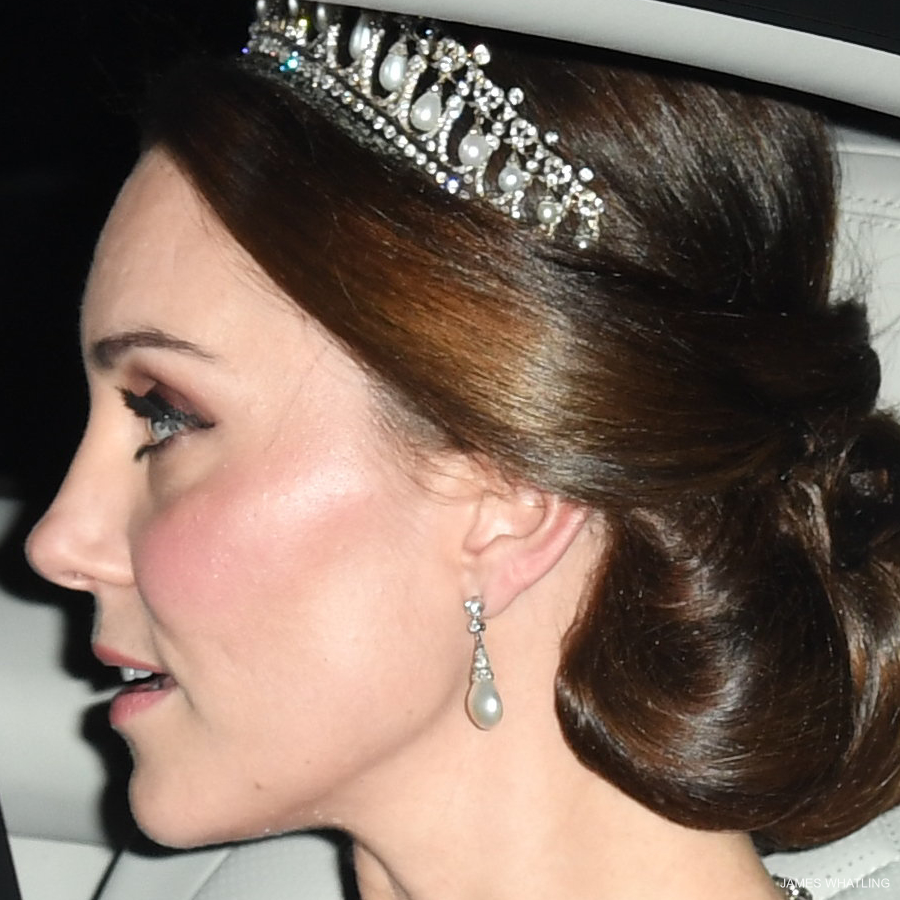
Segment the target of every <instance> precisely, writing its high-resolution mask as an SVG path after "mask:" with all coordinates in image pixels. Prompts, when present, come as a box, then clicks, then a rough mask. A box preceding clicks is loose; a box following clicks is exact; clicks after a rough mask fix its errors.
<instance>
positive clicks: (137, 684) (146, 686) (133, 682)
mask: <svg viewBox="0 0 900 900" xmlns="http://www.w3.org/2000/svg"><path fill="white" fill-rule="evenodd" d="M119 673H120V674H121V676H122V681H123V682H125V686H124V688H123V689H122V690H123V692H128V693H138V692H141V691H162V690H165V689H166V688H170V687H174V686H175V679H174V678H172V676H171V675H169V674H168V673H166V672H150V671H149V670H147V669H135V668H133V667H132V666H120V667H119Z"/></svg>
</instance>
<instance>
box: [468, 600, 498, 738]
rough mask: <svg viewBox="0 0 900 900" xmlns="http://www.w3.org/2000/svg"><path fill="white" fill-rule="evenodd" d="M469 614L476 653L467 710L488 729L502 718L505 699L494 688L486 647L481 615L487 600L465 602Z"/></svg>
mask: <svg viewBox="0 0 900 900" xmlns="http://www.w3.org/2000/svg"><path fill="white" fill-rule="evenodd" d="M463 606H464V608H465V610H466V612H467V613H468V614H469V616H470V617H471V618H470V621H469V633H470V634H471V635H472V637H474V638H475V652H474V653H473V655H472V673H471V675H470V676H469V677H470V685H469V693H468V694H467V695H466V711H467V712H468V714H469V718H470V719H471V720H472V723H473V724H474V725H477V726H478V727H479V728H481V729H483V730H485V731H487V730H488V729H489V728H493V727H494V726H495V725H496V724H497V723H498V722H499V721H500V719H501V718H502V717H503V702H502V701H501V700H500V694H498V693H497V688H496V687H494V673H493V671H492V670H491V661H490V660H489V659H488V655H487V650H485V648H484V640H483V639H482V636H481V635H482V632H483V631H484V629H485V624H484V621H483V620H482V618H481V614H482V613H483V612H484V601H483V600H482V599H481V598H480V597H471V598H470V599H468V600H466V602H465V603H464V604H463Z"/></svg>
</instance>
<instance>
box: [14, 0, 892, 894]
mask: <svg viewBox="0 0 900 900" xmlns="http://www.w3.org/2000/svg"><path fill="white" fill-rule="evenodd" d="M377 2H381V0H377ZM377 2H376V3H375V4H374V5H377ZM383 5H385V6H389V7H392V8H398V7H400V6H401V5H402V2H397V3H390V2H384V3H383ZM408 5H411V6H414V7H415V8H416V9H419V10H424V9H426V7H428V8H430V9H432V10H433V11H434V13H435V14H441V15H443V16H444V17H447V18H460V19H469V20H470V21H483V22H486V23H488V24H495V25H500V26H503V25H506V26H507V27H515V26H516V25H517V24H519V20H520V19H521V17H522V16H523V15H525V13H526V12H527V11H526V10H524V9H523V5H522V4H519V3H515V2H512V0H509V2H507V0H497V2H492V3H484V2H483V0H478V2H473V0H419V2H417V0H409V4H408ZM538 6H541V7H544V8H546V7H545V6H544V4H536V5H535V6H534V7H529V8H534V9H536V8H537V7H538ZM600 6H604V8H605V9H608V10H609V15H610V16H611V17H613V18H615V16H616V15H617V14H619V13H621V16H625V17H626V18H628V17H630V19H629V22H631V24H630V25H629V28H631V29H632V31H629V30H628V29H622V28H618V26H616V27H611V29H610V31H611V33H612V34H613V39H611V40H610V41H609V42H608V43H609V44H610V45H615V46H618V47H620V48H621V49H629V50H632V51H634V52H641V50H642V49H643V52H646V53H650V54H652V55H659V56H665V57H668V58H677V59H683V60H685V61H693V62H704V61H706V62H707V64H709V65H710V66H712V67H714V68H721V69H723V70H729V69H731V70H742V73H743V74H755V75H756V76H757V77H765V72H760V71H756V70H755V69H754V66H755V65H757V63H758V60H757V57H758V55H759V54H756V56H754V54H753V53H750V52H749V51H748V50H747V46H746V41H745V38H746V35H747V34H751V35H752V34H757V33H758V29H759V28H762V29H770V28H771V26H757V27H756V30H753V29H750V30H749V31H745V32H742V34H743V35H744V38H742V39H741V41H740V44H741V46H740V47H737V49H736V50H735V53H734V54H733V65H731V64H729V63H728V59H730V58H731V57H729V54H728V52H727V48H725V49H723V47H722V46H721V45H717V46H715V47H714V48H712V49H710V47H706V48H705V49H702V50H700V49H697V47H699V45H702V44H704V42H703V40H702V39H701V38H700V37H697V36H696V34H695V32H696V29H697V28H698V27H700V28H701V30H702V29H703V28H704V27H707V26H709V27H708V28H707V32H706V33H712V32H715V33H716V34H719V35H721V34H731V32H730V31H729V29H730V28H731V25H730V24H728V23H720V22H718V21H717V19H718V17H716V16H715V15H714V14H710V13H701V12H698V11H697V10H683V11H682V12H683V13H684V17H683V18H682V19H680V20H679V19H678V18H677V17H678V13H677V9H678V8H677V7H672V8H671V9H670V8H669V4H666V3H658V2H655V0H609V2H608V3H606V4H605V5H604V4H597V3H595V2H594V0H559V2H557V3H556V4H554V5H553V10H554V16H555V22H556V25H555V27H556V29H557V32H558V33H559V36H563V37H566V36H567V37H573V36H576V37H581V38H582V39H585V35H586V34H594V35H596V40H597V42H598V43H603V31H602V29H601V28H600V27H599V26H598V25H597V24H593V25H591V29H590V30H587V31H585V30H581V31H578V30H577V28H576V26H578V25H579V22H580V23H582V24H583V23H584V22H585V21H594V20H595V19H596V16H597V10H598V8H599V7H600ZM654 8H655V11H654ZM617 11H618V12H617ZM636 12H637V13H638V14H640V15H643V16H644V19H643V20H642V21H643V22H644V28H645V31H644V34H643V35H640V34H639V35H638V37H637V38H635V37H634V33H633V32H634V29H636V28H638V26H637V25H635V24H634V22H633V21H632V20H633V19H634V15H635V14H636ZM673 13H674V15H675V17H676V18H675V22H676V24H677V23H678V22H681V25H682V26H683V27H685V28H687V27H689V28H690V29H691V30H692V36H691V37H690V38H689V39H686V40H685V41H684V42H683V43H684V44H685V46H686V49H685V48H684V47H683V48H682V50H681V51H677V48H676V49H673V48H674V47H675V44H677V41H675V42H673V40H672V33H671V27H670V26H668V25H667V26H666V27H665V28H664V27H662V25H661V22H662V21H663V19H665V20H666V21H669V20H670V19H671V17H672V15H673ZM579 16H580V17H581V18H579ZM659 16H662V17H663V19H660V18H659ZM704 22H706V25H704V24H703V23H704ZM523 27H525V26H523ZM566 29H568V32H567V31H566ZM617 29H618V30H617ZM709 29H712V32H711V31H710V30H709ZM532 30H535V31H537V30H542V29H540V28H538V27H537V25H535V26H534V27H533V28H532ZM543 30H546V29H543ZM676 30H677V29H676ZM775 31H780V30H779V29H775ZM623 35H624V36H623ZM629 35H631V37H629ZM809 37H810V36H805V37H804V40H802V41H800V44H799V45H798V46H802V47H813V45H815V46H814V47H813V49H811V50H809V52H810V54H811V59H813V60H814V59H816V58H818V56H817V55H818V54H819V53H821V52H823V46H826V48H827V49H830V52H829V54H827V55H828V64H827V65H826V66H824V67H818V66H813V67H812V68H814V69H816V71H814V72H813V73H812V74H810V73H809V72H808V71H807V68H809V67H804V66H801V65H800V61H798V59H797V58H796V54H795V55H793V56H790V57H788V56H785V54H784V53H783V52H782V51H781V50H779V52H778V53H776V54H774V56H773V58H772V59H771V60H768V61H767V62H766V63H765V66H769V67H770V68H771V69H772V71H771V72H770V73H769V75H770V77H769V80H771V81H775V82H782V83H787V84H793V85H795V86H802V87H806V88H809V89H813V90H817V91H818V92H820V93H822V94H825V95H829V96H838V97H841V98H842V99H850V100H853V101H854V102H856V103H860V104H862V105H868V106H869V107H871V108H877V109H881V110H883V111H887V112H890V113H892V114H893V115H895V116H900V96H897V94H898V91H897V88H896V85H900V59H898V58H897V57H892V56H891V55H890V54H885V53H883V52H881V51H871V52H867V51H865V50H861V49H859V48H849V49H847V52H846V53H845V54H844V55H843V56H842V55H841V53H840V49H841V48H840V47H835V46H834V45H835V44H838V43H839V42H835V41H828V40H826V39H811V38H810V39H809V40H807V38H809ZM782 39H783V40H787V37H786V36H785V35H779V39H778V41H777V42H776V46H777V47H779V48H780V47H781V46H782V44H781V41H782ZM653 41H658V42H659V41H661V42H663V43H664V44H665V46H662V44H658V45H654V44H653ZM823 41H824V45H823V44H822V42H823ZM707 43H709V44H710V46H711V45H712V44H713V43H715V42H707ZM670 45H671V46H670ZM695 45H696V46H695ZM845 49H846V48H845ZM703 53H706V54H707V56H709V54H712V55H713V56H714V57H715V59H708V58H706V59H705V58H704V57H703V56H702V54H703ZM696 54H700V56H697V55H696ZM775 57H779V58H775ZM889 57H890V58H889ZM839 61H842V62H841V63H840V64H839ZM844 65H846V67H847V72H846V74H847V77H846V78H844V79H840V78H837V76H836V75H835V72H839V71H840V70H841V68H842V66H844ZM823 68H824V69H828V71H827V72H825V71H822V69H823ZM866 78H872V79H875V80H876V81H877V82H878V83H877V85H875V86H874V87H873V89H872V92H871V96H869V95H867V94H866V90H865V85H864V81H865V80H866ZM836 82H840V83H839V84H835V83H836ZM896 134H897V135H898V137H895V138H893V139H892V138H890V137H879V136H877V135H874V134H871V133H866V132H863V131H851V130H842V131H840V133H839V144H840V148H841V160H842V166H843V171H844V182H843V191H842V217H841V235H842V243H841V248H840V252H839V262H840V266H839V269H838V272H837V275H836V280H837V281H838V283H839V284H846V285H849V286H853V285H855V284H856V283H857V280H858V279H857V276H858V274H859V273H860V272H863V273H869V275H870V279H871V284H870V292H869V296H870V305H871V311H872V320H873V326H874V330H875V332H876V334H877V339H876V345H877V346H878V349H879V351H880V353H881V354H882V361H883V371H884V385H883V392H882V402H883V403H884V404H888V405H900V128H897V129H896ZM17 514H18V512H17V508H16V506H15V504H14V503H12V502H10V501H0V539H2V537H3V534H2V528H3V527H4V524H6V523H10V522H12V520H13V519H14V518H15V517H16V516H17ZM898 602H900V600H898ZM0 622H2V627H0V722H2V731H0V796H2V798H3V803H4V812H5V815H6V820H7V826H8V828H9V830H10V833H11V842H12V848H13V854H14V857H15V860H16V865H17V868H18V871H19V878H20V881H21V884H22V892H23V898H24V900H91V898H96V900H340V898H342V897H343V894H342V892H341V881H340V877H339V874H338V856H337V850H336V849H335V846H334V845H333V844H332V843H331V842H330V841H328V840H327V839H326V838H324V837H321V836H318V835H289V836H283V837H277V838H270V839H267V840H264V841H258V842H250V843H247V844H239V845H231V846H228V847H217V848H211V849H204V850H199V851H190V852H180V853H159V854H155V853H154V854H147V853H145V852H141V851H139V850H137V849H125V850H122V849H121V847H122V846H123V845H124V844H126V843H127V842H128V837H129V836H128V835H118V836H116V838H114V839H113V838H110V836H109V835H108V834H107V833H106V831H105V829H104V826H103V821H102V816H101V805H100V797H101V795H102V792H103V789H104V781H105V771H104V767H103V765H102V763H101V761H100V759H99V757H98V756H97V755H96V753H95V752H94V750H93V749H92V748H91V746H90V745H89V744H88V743H87V742H86V741H85V740H84V738H83V736H82V733H81V732H82V720H83V717H84V714H85V710H86V709H87V708H88V707H90V706H92V705H94V704H96V703H97V702H98V699H102V696H101V697H98V695H97V693H96V692H94V691H93V690H92V689H91V688H90V687H89V686H88V685H86V684H84V683H83V682H79V681H77V680H75V679H73V678H72V677H71V676H70V675H69V674H68V673H67V672H66V671H65V668H64V666H63V663H62V656H63V644H64V639H65V635H64V631H65V625H64V621H63V618H62V616H61V615H60V613H59V610H57V609H56V608H54V607H52V606H48V605H44V604H41V603H35V602H30V601H29V600H27V599H23V598H18V597H15V596H11V595H9V594H5V593H3V592H0ZM767 864H769V865H770V867H771V868H772V870H773V871H777V872H778V873H779V874H781V875H785V876H791V877H794V878H796V879H798V880H800V881H801V882H804V883H807V884H809V885H810V886H811V887H812V889H813V891H814V893H815V897H816V900H829V898H834V900H888V898H900V808H898V809H895V810H894V811H892V812H890V813H887V814H886V815H884V816H882V817H881V818H880V819H878V820H876V821H874V822H873V823H870V824H869V825H868V826H866V827H865V828H863V829H862V830H861V831H859V832H856V833H855V834H853V835H851V836H850V837H848V838H845V839H844V840H841V841H837V842H836V843H834V844H830V845H826V846H824V847H820V848H817V849H815V850H812V851H807V852H804V853H798V854H781V855H778V856H774V857H770V858H769V859H768V860H767Z"/></svg>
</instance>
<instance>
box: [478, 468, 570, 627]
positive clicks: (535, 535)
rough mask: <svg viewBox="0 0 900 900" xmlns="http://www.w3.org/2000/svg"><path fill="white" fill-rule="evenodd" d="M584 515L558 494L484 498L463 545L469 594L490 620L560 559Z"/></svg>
mask: <svg viewBox="0 0 900 900" xmlns="http://www.w3.org/2000/svg"><path fill="white" fill-rule="evenodd" d="M587 516H588V512H587V510H586V509H584V508H583V507H580V506H577V505H575V504H573V503H571V502H569V501H567V500H563V499H562V498H560V497H559V496H557V495H556V494H552V493H549V492H547V491H541V490H538V489H537V488H534V487H530V486H527V485H525V486H521V487H516V486H506V487H505V489H501V490H500V491H497V492H495V491H491V490H487V491H485V492H484V494H483V495H482V497H481V499H480V501H479V503H478V508H477V510H476V515H475V517H474V520H473V523H472V527H471V529H470V530H469V532H468V534H467V535H466V540H465V544H464V552H465V566H466V572H467V575H468V578H469V580H470V581H471V584H470V585H467V587H471V590H470V592H469V593H470V594H479V595H481V596H482V597H483V598H484V602H485V609H486V612H487V614H488V615H489V616H493V615H497V614H498V613H500V612H502V611H503V609H505V608H506V606H508V605H509V603H511V602H512V601H513V600H514V599H515V598H516V597H518V596H519V594H521V593H522V592H523V591H526V590H527V589H528V588H530V587H531V586H532V585H534V584H535V583H536V582H538V581H540V579H541V578H543V577H544V576H545V575H546V574H547V573H548V572H550V570H551V569H553V567H554V566H555V565H556V564H557V563H558V562H559V560H560V559H561V558H562V557H563V555H564V554H565V552H566V550H568V549H569V547H570V546H571V544H572V542H573V541H574V540H575V538H576V537H577V535H578V533H579V532H580V531H581V529H582V527H583V526H584V524H585V520H586V519H587Z"/></svg>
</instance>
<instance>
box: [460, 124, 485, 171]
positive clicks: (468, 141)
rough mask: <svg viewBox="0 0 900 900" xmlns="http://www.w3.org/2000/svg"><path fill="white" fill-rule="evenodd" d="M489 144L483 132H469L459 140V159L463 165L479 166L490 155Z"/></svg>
mask: <svg viewBox="0 0 900 900" xmlns="http://www.w3.org/2000/svg"><path fill="white" fill-rule="evenodd" d="M491 152H492V151H491V145H490V144H489V143H488V142H487V140H486V139H485V137H484V135H483V134H478V133H477V132H474V131H473V132H470V133H469V134H467V135H466V136H465V137H464V138H463V139H462V140H461V141H460V142H459V161H460V162H461V163H462V164H463V165H464V166H480V165H481V164H482V163H484V162H487V160H488V159H489V158H490V155H491Z"/></svg>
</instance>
